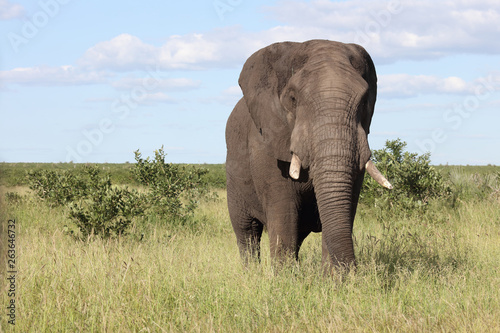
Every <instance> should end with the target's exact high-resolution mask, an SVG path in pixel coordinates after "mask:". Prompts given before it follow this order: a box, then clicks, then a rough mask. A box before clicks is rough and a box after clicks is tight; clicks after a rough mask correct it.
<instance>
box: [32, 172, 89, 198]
mask: <svg viewBox="0 0 500 333" xmlns="http://www.w3.org/2000/svg"><path fill="white" fill-rule="evenodd" d="M26 176H27V179H28V186H29V188H30V189H31V190H32V191H34V192H35V194H36V195H37V196H38V197H39V198H41V199H42V200H45V201H46V202H47V203H48V204H49V205H51V206H62V205H66V204H68V203H70V202H73V201H74V200H77V199H78V198H81V197H85V196H86V195H87V184H86V182H85V181H84V179H82V178H81V177H79V176H77V175H75V174H74V173H72V172H70V171H67V170H62V171H55V170H30V171H28V172H27V175H26Z"/></svg>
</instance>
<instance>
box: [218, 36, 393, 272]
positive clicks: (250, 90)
mask: <svg viewBox="0 0 500 333" xmlns="http://www.w3.org/2000/svg"><path fill="white" fill-rule="evenodd" d="M238 83H239V85H240V87H241V90H242V92H243V97H242V98H241V99H240V100H239V102H238V103H237V104H236V106H235V107H234V109H233V111H232V112H231V115H230V116H229V118H228V120H227V124H226V146H227V156H226V176H227V202H228V210H229V216H230V219H231V224H232V227H233V230H234V233H235V235H236V239H237V244H238V248H239V252H240V255H241V257H242V259H243V261H244V262H248V261H249V260H251V259H252V258H253V259H256V260H257V261H260V240H261V236H262V233H263V230H264V227H266V229H267V232H268V235H269V241H270V250H271V258H272V261H273V262H275V261H278V262H282V261H283V260H285V259H286V258H287V257H291V258H295V259H298V253H299V249H300V246H301V244H302V242H303V241H304V239H305V238H306V237H307V236H308V235H309V234H310V233H311V232H322V237H321V238H322V263H323V264H324V265H326V267H327V268H330V269H332V268H347V269H349V267H351V265H354V266H356V261H355V256H354V247H353V239H352V228H353V222H354V217H355V214H356V208H357V203H358V199H359V193H360V190H361V185H362V182H363V179H364V174H365V170H366V171H367V172H368V173H369V174H370V175H371V176H372V177H373V178H374V179H375V180H377V182H379V183H380V184H381V185H382V186H384V187H386V188H392V185H391V184H390V183H389V182H388V180H387V179H386V178H385V177H384V176H383V175H382V174H381V173H380V172H379V171H378V170H377V168H376V166H375V165H374V163H373V162H372V161H371V160H370V157H371V151H370V148H369V145H368V138H367V137H368V134H369V129H370V123H371V120H372V116H373V110H374V106H375V100H376V94H377V75H376V73H375V66H374V64H373V61H372V59H371V57H370V55H369V54H368V53H367V52H366V50H365V49H364V48H363V47H361V46H359V45H356V44H344V43H341V42H335V41H329V40H310V41H307V42H303V43H298V42H280V43H274V44H271V45H269V46H267V47H265V48H262V49H260V50H259V51H257V52H255V53H254V54H253V55H251V56H250V57H249V58H248V60H247V61H246V62H245V64H244V66H243V69H242V70H241V74H240V77H239V80H238ZM292 260H293V259H292Z"/></svg>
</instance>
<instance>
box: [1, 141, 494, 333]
mask: <svg viewBox="0 0 500 333" xmlns="http://www.w3.org/2000/svg"><path fill="white" fill-rule="evenodd" d="M373 158H374V160H375V161H376V162H377V166H378V167H379V169H380V170H381V171H382V172H383V173H384V174H386V175H387V176H388V178H389V180H390V181H391V182H392V184H393V185H394V187H395V189H394V190H392V191H388V190H385V189H382V188H380V186H375V184H374V182H373V181H372V180H370V179H368V178H367V179H366V181H365V184H364V188H363V192H362V197H361V202H360V204H359V207H358V214H357V217H356V221H355V226H354V237H355V251H356V257H357V261H358V266H357V270H356V272H351V273H349V274H347V275H334V276H324V275H323V274H322V270H321V235H320V234H314V235H311V236H309V237H308V238H307V239H306V241H305V243H304V245H303V247H302V249H301V252H300V261H299V262H298V263H291V264H289V265H288V266H285V267H281V268H276V267H274V266H273V265H271V263H270V258H269V244H268V242H267V239H266V237H264V238H263V244H262V247H263V256H262V261H261V263H260V264H259V263H250V264H249V265H248V266H246V267H244V266H243V265H242V264H241V262H240V258H239V254H238V250H237V246H236V241H235V237H234V234H233V231H232V228H231V223H230V220H229V217H228V214H227V208H226V194H225V190H224V187H225V179H224V166H223V165H198V166H185V165H172V164H169V163H166V162H165V154H164V153H163V151H162V150H158V151H157V152H156V154H155V156H154V157H151V158H143V157H142V155H140V153H139V152H137V153H136V162H135V163H127V164H121V165H112V164H99V165H97V166H95V165H94V166H85V165H79V164H7V163H2V164H0V175H1V178H0V185H1V189H2V195H1V210H0V214H1V221H2V223H3V225H2V228H0V229H1V230H2V231H3V233H2V234H1V235H0V237H1V243H0V244H2V246H1V248H2V251H3V253H2V255H1V258H2V260H3V261H1V262H0V264H1V267H2V270H1V274H2V276H1V277H0V278H1V281H4V283H1V284H0V287H1V289H0V304H2V308H3V309H4V310H3V312H2V316H1V319H0V325H1V328H2V329H3V330H5V331H8V330H13V329H15V330H16V331H19V332H28V331H37V332H38V331H70V332H73V331H99V332H100V331H109V332H128V331H132V332H135V331H137V332H139V331H144V332H162V331H168V332H170V331H176V332H186V331H195V332H211V331H222V332H250V331H253V332H283V331H285V332H296V331H297V332H345V331H356V332H358V331H359V332H379V331H381V332H388V331H398V332H399V331H401V332H422V331H445V332H455V331H459V332H464V331H467V332H498V331H500V321H499V320H498V318H500V167H495V166H487V167H486V166H485V167H477V166H470V167H467V166H439V167H433V166H431V165H430V163H429V156H427V155H423V156H422V155H420V156H419V155H417V154H413V153H409V152H407V151H406V150H405V143H404V142H401V141H399V140H396V141H390V142H388V143H387V145H386V147H385V148H384V149H381V150H379V151H374V152H373ZM9 219H15V220H16V239H15V242H16V264H17V270H18V273H17V275H16V296H15V302H16V303H15V304H16V321H15V327H14V326H13V325H11V324H9V323H8V317H7V316H5V315H3V314H4V313H7V312H6V311H5V309H6V307H7V305H8V304H9V302H10V299H11V298H10V297H9V296H8V288H9V286H8V284H7V283H5V281H6V278H7V277H6V274H7V272H6V269H5V266H6V265H5V264H6V261H5V258H6V252H5V251H7V244H8V242H7V241H8V235H7V233H6V223H7V221H8V220H9Z"/></svg>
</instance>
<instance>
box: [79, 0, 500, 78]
mask: <svg viewBox="0 0 500 333" xmlns="http://www.w3.org/2000/svg"><path fill="white" fill-rule="evenodd" d="M266 10H267V11H268V13H270V15H271V16H272V18H273V19H277V20H279V21H281V22H282V24H281V25H277V26H275V27H272V28H270V29H268V30H263V31H259V32H247V31H243V30H242V29H241V28H239V27H227V28H223V29H215V30H212V31H209V32H206V33H192V34H186V35H181V36H179V35H175V36H170V37H169V38H168V39H167V40H166V41H165V42H164V43H163V44H162V45H151V44H148V43H145V42H143V41H142V40H141V39H140V38H139V37H136V36H132V35H130V34H121V35H119V36H117V37H115V38H113V39H111V40H108V41H103V42H101V43H98V44H96V45H95V46H93V47H91V48H89V49H88V50H87V51H86V52H85V54H84V55H83V56H82V58H81V59H80V61H79V64H81V65H83V66H84V67H85V68H90V69H110V70H119V71H131V70H145V69H146V68H150V67H155V66H159V67H160V68H161V69H163V70H172V69H178V70H201V69H207V68H227V67H239V66H241V64H242V63H243V62H244V61H245V59H246V58H247V57H248V56H250V55H251V54H252V53H253V52H255V51H257V50H258V49H260V48H261V47H264V46H266V45H269V44H271V43H273V42H277V41H285V40H290V41H305V40H308V39H315V38H322V39H331V40H338V41H343V42H356V43H358V44H361V45H363V46H365V47H366V48H367V50H368V51H369V52H370V54H371V55H372V56H373V57H374V58H375V59H376V62H377V63H378V64H380V63H390V62H394V61H397V60H402V59H432V58H437V57H442V56H445V55H449V54H460V53H471V54H496V53H498V52H500V43H496V42H494V41H496V40H497V39H498V37H499V36H500V25H499V24H498V22H499V21H500V2H495V1H491V0H477V1H467V0H462V1H445V2H443V1H434V0H423V1H413V2H412V1H401V0H391V1H389V0H375V1H370V2H366V1H362V0H351V1H340V2H337V1H328V0H315V1H310V2H306V1H301V0H283V1H281V2H279V3H278V4H277V5H275V6H273V7H267V9H266Z"/></svg>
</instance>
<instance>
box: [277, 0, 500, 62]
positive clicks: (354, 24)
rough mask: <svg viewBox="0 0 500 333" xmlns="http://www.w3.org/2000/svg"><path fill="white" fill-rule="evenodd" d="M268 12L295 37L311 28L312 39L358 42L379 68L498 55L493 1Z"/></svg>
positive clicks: (287, 5)
mask: <svg viewBox="0 0 500 333" xmlns="http://www.w3.org/2000/svg"><path fill="white" fill-rule="evenodd" d="M268 11H269V12H270V13H272V15H273V16H274V17H275V18H276V19H278V20H280V21H281V22H283V23H285V24H288V25H289V26H291V27H294V28H295V30H296V31H300V30H302V29H309V28H310V27H316V29H318V30H320V32H319V33H318V34H317V36H316V38H330V36H334V38H335V39H337V40H340V41H344V42H357V43H359V44H361V45H363V46H365V47H366V48H367V49H368V51H369V52H370V53H371V54H372V56H374V57H376V58H378V59H379V62H380V61H385V62H392V61H395V60H398V59H402V58H405V59H425V58H435V57H440V56H444V55H448V54H455V53H480V54H485V53H486V54H489V53H498V52H500V44H499V43H495V42H493V41H496V40H498V38H499V33H500V25H499V24H498V22H499V21H500V2H498V1H491V0H477V1H466V0H464V1H434V0H423V1H402V0H392V1H387V0H375V1H370V2H367V1H362V0H352V1H342V2H333V1H327V0H315V1H310V2H304V1H300V0H283V1H281V2H279V3H278V5H276V6H274V7H269V8H268Z"/></svg>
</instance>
